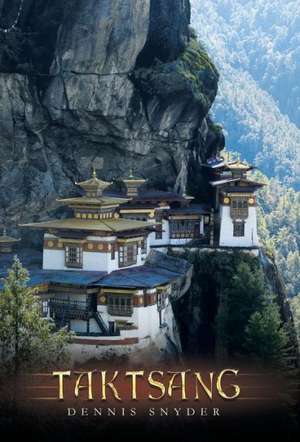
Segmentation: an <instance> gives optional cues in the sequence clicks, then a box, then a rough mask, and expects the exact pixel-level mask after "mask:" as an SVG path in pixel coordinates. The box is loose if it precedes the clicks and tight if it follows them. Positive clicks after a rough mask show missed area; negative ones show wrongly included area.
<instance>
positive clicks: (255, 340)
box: [246, 302, 288, 364]
mask: <svg viewBox="0 0 300 442" xmlns="http://www.w3.org/2000/svg"><path fill="white" fill-rule="evenodd" d="M287 343H288V336H287V333H286V331H285V330H284V328H283V324H282V320H281V318H280V313H279V308H278V306H277V304H275V303H274V302H271V303H269V304H266V305H265V306H264V308H263V310H262V311H257V312H255V313H253V314H252V315H251V317H250V319H249V322H248V325H247V327H246V348H247V350H248V351H249V353H250V354H253V355H255V356H257V357H258V358H259V360H260V361H263V362H268V363H270V362H272V363H275V364H279V363H280V362H281V361H282V354H283V352H284V348H285V346H286V345H287Z"/></svg>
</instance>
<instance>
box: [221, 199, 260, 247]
mask: <svg viewBox="0 0 300 442" xmlns="http://www.w3.org/2000/svg"><path fill="white" fill-rule="evenodd" d="M220 220H221V226H220V246H221V247H222V246H223V247H259V240H258V236H257V215H256V207H249V216H248V218H247V219H246V220H245V235H244V236H233V219H232V218H231V216H230V206H223V205H221V206H220Z"/></svg>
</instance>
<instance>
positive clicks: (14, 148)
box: [0, 0, 224, 241]
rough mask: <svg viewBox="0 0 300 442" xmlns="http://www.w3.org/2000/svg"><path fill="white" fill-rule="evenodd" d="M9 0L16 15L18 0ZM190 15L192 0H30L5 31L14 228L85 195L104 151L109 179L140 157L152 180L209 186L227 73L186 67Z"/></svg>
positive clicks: (3, 95) (3, 135)
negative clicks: (215, 116)
mask: <svg viewBox="0 0 300 442" xmlns="http://www.w3.org/2000/svg"><path fill="white" fill-rule="evenodd" d="M2 3H3V5H4V6H5V5H6V7H7V6H8V3H9V5H10V6H11V14H12V13H13V8H16V6H17V4H18V1H17V0H2ZM189 20H190V5H189V1H188V0H172V1H171V0H164V1H163V0H122V1H121V0H85V1H84V2H83V1H80V0H72V1H71V0H65V1H64V2H61V1H60V0H53V1H51V2H45V1H43V0H25V2H24V10H23V12H22V16H21V19H20V21H19V23H18V29H17V32H11V33H9V34H7V35H3V34H2V33H0V43H1V45H0V152H1V158H2V161H1V163H0V189H1V190H0V223H1V222H5V223H6V224H8V225H9V226H10V227H11V232H10V233H16V234H18V232H17V230H18V228H17V225H18V223H19V222H26V221H29V220H33V219H34V220H38V219H47V218H48V217H49V216H63V214H62V212H61V210H60V209H58V206H57V204H56V201H55V200H56V198H57V197H58V196H66V195H68V194H75V192H76V188H75V186H74V182H75V181H76V180H79V179H82V178H87V177H88V175H89V173H90V170H91V164H92V161H93V160H94V159H95V158H96V157H102V158H103V159H104V166H103V169H102V170H101V171H98V174H99V176H102V177H103V178H104V179H109V180H111V179H113V178H118V177H120V176H124V175H125V174H126V173H128V171H129V169H130V167H132V166H133V167H134V168H135V171H136V173H138V174H141V175H143V176H145V177H147V178H148V185H149V186H150V187H154V186H155V187H157V188H160V189H162V190H167V189H174V188H175V189H176V190H178V191H180V192H184V191H185V190H187V191H189V192H190V193H194V194H195V195H196V196H203V195H198V189H199V187H201V189H202V194H204V195H205V194H206V193H207V192H206V187H207V179H206V177H205V176H204V175H203V172H202V169H201V167H200V164H201V162H202V161H203V160H204V159H205V158H206V157H207V156H208V155H210V154H211V152H216V151H217V150H219V149H220V148H222V147H223V144H224V140H223V138H222V136H221V135H220V134H219V135H218V134H216V132H215V131H214V130H213V123H212V122H211V120H210V118H209V116H208V112H209V109H210V106H211V104H212V102H213V100H214V97H215V95H216V92H217V83H218V76H217V74H216V72H215V70H213V69H211V68H210V67H205V69H202V70H201V72H200V71H199V72H196V73H195V72H192V73H190V72H186V71H185V70H186V66H185V65H184V63H183V61H182V53H183V51H184V50H185V47H186V45H187V43H188V41H189V38H190V30H189V26H188V25H189ZM1 22H2V23H5V16H2V17H1ZM195 78H196V79H195ZM193 79H194V80H193ZM199 85H200V86H199ZM27 240H28V241H29V240H30V237H27Z"/></svg>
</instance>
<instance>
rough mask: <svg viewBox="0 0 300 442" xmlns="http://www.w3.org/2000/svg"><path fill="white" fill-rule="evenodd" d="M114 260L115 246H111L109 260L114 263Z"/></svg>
mask: <svg viewBox="0 0 300 442" xmlns="http://www.w3.org/2000/svg"><path fill="white" fill-rule="evenodd" d="M115 258H116V248H115V244H112V245H111V260H112V261H114V260H115Z"/></svg>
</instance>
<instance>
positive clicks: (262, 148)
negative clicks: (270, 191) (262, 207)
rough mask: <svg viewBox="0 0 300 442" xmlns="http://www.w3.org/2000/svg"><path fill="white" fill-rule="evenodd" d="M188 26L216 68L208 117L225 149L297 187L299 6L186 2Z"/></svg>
mask: <svg viewBox="0 0 300 442" xmlns="http://www.w3.org/2000/svg"><path fill="white" fill-rule="evenodd" d="M191 3H192V6H193V11H192V19H193V27H194V28H195V29H196V31H197V32H198V35H199V36H200V39H201V40H202V41H203V42H205V45H206V46H207V48H208V51H209V52H210V53H211V54H213V57H214V60H215V62H216V65H217V67H218V68H219V70H220V74H221V82H220V91H219V97H218V99H217V100H216V104H215V107H214V113H215V115H216V117H217V119H218V120H219V121H220V122H221V123H223V125H224V127H225V132H226V135H227V144H228V147H229V148H232V149H234V150H240V151H241V152H242V153H243V155H244V156H245V157H246V158H247V159H248V160H251V161H253V160H255V162H256V164H257V165H258V166H259V167H260V168H261V169H262V171H263V172H264V173H266V174H267V175H268V176H269V177H273V176H275V177H276V178H278V179H280V180H281V181H282V182H284V183H286V184H288V185H292V186H293V187H294V188H295V189H297V190H298V189H299V188H300V149H299V148H300V129H299V128H300V85H299V80H298V78H299V74H300V63H299V61H300V46H299V42H300V17H299V1H297V0H291V1H287V0H277V1H276V3H275V4H274V2H273V1H271V0H266V1H262V0H192V1H191Z"/></svg>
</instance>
